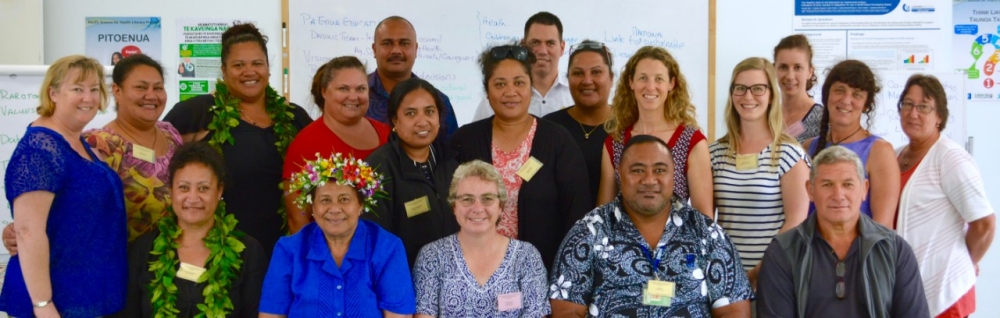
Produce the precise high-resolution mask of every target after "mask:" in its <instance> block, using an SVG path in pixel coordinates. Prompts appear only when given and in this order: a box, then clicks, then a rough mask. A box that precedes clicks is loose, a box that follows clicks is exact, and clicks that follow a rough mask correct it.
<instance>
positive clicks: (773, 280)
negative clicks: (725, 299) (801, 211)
mask: <svg viewBox="0 0 1000 318" xmlns="http://www.w3.org/2000/svg"><path fill="white" fill-rule="evenodd" d="M864 169H865V166H864V164H862V163H861V159H858V155H856V154H855V153H854V152H853V151H851V150H848V149H847V148H844V147H842V146H832V147H830V148H826V149H824V150H823V151H820V153H819V154H818V155H816V157H815V158H814V159H813V166H812V172H811V173H810V174H809V182H807V183H806V191H807V192H808V193H809V199H811V200H812V201H813V203H815V204H816V213H813V214H810V215H809V217H808V218H806V220H805V221H804V222H802V224H799V226H797V227H795V228H792V229H791V230H788V231H785V232H784V233H781V234H778V236H775V237H774V240H772V241H771V244H770V245H768V246H767V250H766V251H764V259H763V260H761V265H760V274H758V275H759V276H758V277H759V278H758V279H757V316H758V317H819V318H823V317H930V312H929V311H928V309H927V298H926V297H924V285H923V283H922V281H921V280H920V270H919V269H918V268H917V259H916V257H915V256H914V255H913V250H912V249H910V245H909V244H907V243H906V241H905V240H903V238H902V237H901V236H899V235H897V234H896V232H894V231H893V230H890V229H889V228H886V227H884V226H882V225H879V224H878V223H875V221H872V219H871V218H869V217H868V216H866V215H862V214H861V201H864V199H865V194H866V193H868V181H867V180H865V170H864Z"/></svg>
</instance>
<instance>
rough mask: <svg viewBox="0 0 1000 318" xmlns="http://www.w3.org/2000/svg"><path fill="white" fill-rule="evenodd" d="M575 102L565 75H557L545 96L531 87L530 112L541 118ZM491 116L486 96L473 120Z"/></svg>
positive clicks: (491, 109)
mask: <svg viewBox="0 0 1000 318" xmlns="http://www.w3.org/2000/svg"><path fill="white" fill-rule="evenodd" d="M573 104H574V103H573V96H572V95H570V94H569V85H568V84H566V79H565V78H564V77H561V76H559V77H556V81H555V82H553V83H552V87H551V88H549V93H548V94H546V95H545V96H542V94H541V93H539V92H538V90H536V89H535V88H534V87H532V88H531V105H529V106H528V113H530V114H532V115H535V116H536V117H539V118H540V117H542V116H545V115H548V114H549V113H553V112H555V111H557V110H560V109H563V108H566V107H569V106H573ZM490 116H493V108H492V107H490V101H489V99H487V98H485V97H484V98H483V100H482V101H481V102H479V107H478V108H476V115H475V116H474V117H473V118H472V121H479V120H481V119H485V118H488V117H490Z"/></svg>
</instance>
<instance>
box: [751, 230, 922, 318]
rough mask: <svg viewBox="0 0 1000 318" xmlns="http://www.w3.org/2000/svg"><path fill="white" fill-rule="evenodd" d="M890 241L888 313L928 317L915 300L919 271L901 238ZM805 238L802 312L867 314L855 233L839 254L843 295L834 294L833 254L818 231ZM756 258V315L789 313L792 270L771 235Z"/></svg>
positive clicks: (918, 293)
mask: <svg viewBox="0 0 1000 318" xmlns="http://www.w3.org/2000/svg"><path fill="white" fill-rule="evenodd" d="M895 241H896V245H897V246H896V251H897V253H896V254H897V256H896V257H897V260H898V261H897V262H896V274H895V275H896V284H895V286H894V287H893V295H892V304H891V305H890V306H891V308H890V310H889V312H891V313H892V317H929V316H930V313H929V312H928V311H927V306H926V305H924V306H917V305H915V304H917V303H924V302H925V300H924V294H923V289H922V288H921V287H922V281H921V279H920V271H919V269H918V268H917V260H916V258H915V257H914V256H913V251H912V250H911V249H910V246H909V244H907V243H906V241H905V240H903V239H902V238H898V237H897V239H896V240H895ZM810 244H812V249H813V251H814V253H812V257H813V258H814V261H813V268H812V276H811V277H810V278H809V294H808V296H807V297H808V300H807V302H808V306H807V308H806V317H816V318H822V317H836V318H840V317H868V310H867V305H868V299H866V297H865V292H864V284H863V278H862V277H861V260H860V256H859V253H858V249H859V246H858V239H855V241H854V242H853V243H851V248H850V250H848V252H847V256H846V257H845V258H844V264H845V265H846V271H845V273H844V284H845V294H844V299H838V298H837V293H836V289H835V288H836V285H837V282H838V277H837V272H836V264H837V261H838V258H837V256H836V254H834V253H833V249H832V248H831V247H830V244H828V243H827V242H826V240H824V239H823V238H822V236H820V235H816V236H814V238H813V240H812V242H810ZM761 262H762V265H761V268H760V274H759V276H758V279H757V282H758V283H757V315H758V317H795V316H796V308H795V306H796V297H797V295H795V286H794V285H793V282H792V281H793V280H792V272H793V271H792V268H791V264H789V262H788V257H787V256H786V255H785V251H784V250H783V249H782V248H781V244H780V243H779V242H778V240H773V241H771V244H770V245H768V247H767V250H766V251H765V252H764V259H763V260H762V261H761ZM918 300H919V301H918Z"/></svg>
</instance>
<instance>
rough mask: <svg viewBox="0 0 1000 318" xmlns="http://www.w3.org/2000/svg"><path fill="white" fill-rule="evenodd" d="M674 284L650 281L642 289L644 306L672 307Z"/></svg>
mask: <svg viewBox="0 0 1000 318" xmlns="http://www.w3.org/2000/svg"><path fill="white" fill-rule="evenodd" d="M674 287H675V286H674V283H673V282H668V281H661V280H650V281H649V282H647V283H646V286H645V287H644V288H643V289H642V304H643V305H646V306H660V307H670V304H671V301H672V300H673V297H674Z"/></svg>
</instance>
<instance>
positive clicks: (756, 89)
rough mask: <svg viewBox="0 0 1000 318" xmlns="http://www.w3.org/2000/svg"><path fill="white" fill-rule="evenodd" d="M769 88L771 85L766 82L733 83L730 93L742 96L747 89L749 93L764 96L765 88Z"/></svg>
mask: <svg viewBox="0 0 1000 318" xmlns="http://www.w3.org/2000/svg"><path fill="white" fill-rule="evenodd" d="M770 88H771V86H770V85H767V84H757V85H750V86H746V85H739V84H736V85H733V89H732V93H733V95H736V96H743V95H746V94H747V90H749V91H750V94H753V95H754V96H764V94H767V90H768V89H770Z"/></svg>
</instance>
